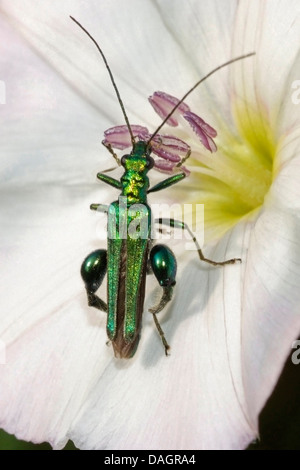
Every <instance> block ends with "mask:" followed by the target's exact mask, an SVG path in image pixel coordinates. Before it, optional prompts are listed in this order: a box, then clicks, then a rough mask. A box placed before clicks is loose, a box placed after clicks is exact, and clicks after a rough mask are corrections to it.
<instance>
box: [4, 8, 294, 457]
mask: <svg viewBox="0 0 300 470" xmlns="http://www.w3.org/2000/svg"><path fill="white" fill-rule="evenodd" d="M75 3H76V5H74V4H75ZM62 4H63V5H62ZM70 14H72V15H73V16H74V17H75V18H77V19H78V20H79V21H80V22H81V23H82V24H84V26H85V27H86V28H88V30H89V31H90V32H91V33H92V34H93V35H94V36H95V37H96V38H97V39H98V40H99V42H100V44H101V46H102V47H103V50H104V52H105V54H106V56H107V58H108V60H109V63H110V66H111V68H112V70H113V72H114V74H115V79H116V82H117V83H118V86H119V89H120V92H121V94H122V98H123V101H124V103H126V109H127V112H128V115H129V119H130V120H131V121H132V122H134V123H139V124H140V125H143V126H144V125H145V126H147V128H148V129H153V130H154V129H155V127H156V125H158V124H159V119H158V118H157V117H155V116H154V114H153V113H152V111H151V110H150V107H149V104H148V102H147V97H148V96H149V95H151V94H152V93H153V91H155V90H163V91H165V92H167V93H169V94H171V95H175V96H177V97H181V96H182V95H183V94H184V93H185V92H186V91H187V90H188V89H189V87H191V86H192V85H193V84H194V83H195V82H196V81H197V80H198V79H199V78H200V77H201V76H202V75H205V73H207V72H208V71H210V70H211V69H213V68H214V67H215V66H217V65H219V64H221V63H223V62H225V61H226V60H229V59H231V58H233V57H235V56H238V55H241V54H243V53H248V52H252V51H255V52H256V56H255V57H254V58H251V59H247V60H245V61H242V62H240V63H238V64H235V65H233V66H232V67H230V68H228V69H226V70H225V69H224V70H222V71H220V73H219V74H216V75H215V76H214V77H211V79H210V80H208V81H207V82H206V83H205V85H203V86H202V87H200V88H199V89H197V90H196V91H195V92H194V94H193V95H191V97H189V99H188V100H187V102H188V103H190V104H191V108H192V109H193V110H195V111H196V112H197V113H198V114H199V115H201V117H203V118H204V120H205V121H206V122H209V123H210V124H211V125H212V126H213V127H214V128H216V129H217V130H218V139H217V146H218V149H219V150H218V152H217V153H216V154H214V155H211V154H208V153H205V151H203V150H202V148H200V144H199V146H198V143H197V141H196V138H195V136H194V135H193V134H192V133H191V135H190V136H187V135H186V133H184V132H181V133H180V134H179V138H181V139H182V140H184V141H185V140H187V143H188V144H189V145H190V146H191V148H192V150H193V154H192V156H191V162H190V163H191V165H187V166H188V167H189V169H190V170H191V176H190V177H189V178H187V179H186V180H185V184H183V183H180V184H181V186H180V184H178V186H177V187H176V188H175V187H174V188H172V189H170V190H169V191H170V192H169V193H168V191H166V193H167V194H166V195H164V194H163V192H162V193H161V195H160V197H159V201H162V200H164V197H166V198H171V199H172V200H173V199H178V200H181V201H182V200H184V202H191V201H192V202H194V203H195V202H202V203H203V202H205V209H206V235H207V239H208V241H209V240H214V241H215V242H216V243H215V245H214V248H213V249H212V248H210V249H209V247H206V248H205V254H206V255H207V256H209V257H211V258H213V259H220V260H222V259H227V258H232V257H241V258H242V260H243V263H242V264H241V265H239V266H238V265H235V266H227V267H225V268H220V269H218V268H211V267H209V266H206V265H203V263H202V264H201V263H200V262H199V260H198V259H195V256H194V252H191V253H184V254H183V255H182V256H181V255H180V251H179V250H180V245H178V246H177V251H176V254H177V256H178V259H179V261H180V263H179V265H180V268H179V274H178V279H177V285H176V294H175V296H174V299H173V302H172V304H171V306H170V307H168V309H167V311H166V312H165V313H164V314H161V316H160V319H161V323H162V325H163V328H164V331H165V334H166V337H167V338H168V341H169V343H170V344H171V347H172V349H171V356H170V357H169V358H166V357H165V356H164V354H163V349H162V346H161V344H160V339H159V337H158V335H157V332H156V331H155V328H154V325H153V323H152V318H151V315H147V313H146V312H145V314H144V326H143V331H142V340H141V342H140V345H139V348H138V351H137V353H136V355H135V356H134V358H133V359H131V360H128V361H120V360H117V359H115V358H114V357H113V353H112V348H109V347H107V346H106V344H105V343H106V334H105V315H104V314H103V315H102V314H101V312H97V311H93V310H92V309H89V308H88V306H87V304H86V298H85V292H84V288H83V285H82V281H81V279H80V275H79V269H80V264H81V261H82V260H83V259H84V257H85V256H86V255H87V254H88V253H89V252H91V251H92V250H93V249H96V248H98V247H99V244H100V245H101V247H102V246H103V247H104V242H102V241H101V242H100V243H99V240H98V237H97V233H95V226H96V225H97V224H99V223H100V224H104V222H103V220H104V219H101V222H98V221H99V215H98V214H93V213H90V211H89V209H88V208H89V204H90V203H93V202H95V203H96V202H99V203H100V202H101V203H109V202H111V201H112V198H113V197H116V192H114V190H108V188H107V187H103V185H100V183H98V184H97V183H96V182H95V184H93V178H94V175H95V174H96V173H97V171H100V170H103V169H105V168H108V167H111V166H112V163H111V157H110V155H109V154H108V152H106V151H105V149H102V148H101V147H100V140H101V139H102V136H103V131H104V130H105V129H107V128H108V127H111V126H115V125H117V124H123V121H122V115H121V112H120V109H119V107H118V103H117V100H116V98H115V95H114V92H113V89H112V87H111V84H110V82H109V79H108V77H107V71H106V69H105V67H104V66H103V63H102V62H101V61H100V60H99V57H98V55H97V51H96V50H95V49H94V46H93V44H91V43H90V41H89V40H88V38H86V37H83V35H82V32H81V31H80V30H78V28H76V26H75V25H74V24H73V23H72V22H71V20H70V19H69V15H70ZM0 21H1V29H0V31H1V32H0V34H1V44H2V45H5V52H4V54H3V55H1V57H0V60H1V71H2V72H1V73H3V76H2V77H0V79H1V80H3V81H5V83H6V91H7V97H6V103H7V104H6V105H1V107H2V109H1V112H2V121H1V131H2V136H3V143H2V155H1V196H2V197H1V288H2V294H1V301H2V305H1V309H0V313H1V339H2V341H4V342H5V344H6V356H7V357H6V364H4V365H1V366H0V367H1V374H0V426H1V427H3V428H5V429H6V430H7V431H8V432H11V433H15V434H16V435H17V436H18V437H19V438H22V439H25V440H33V441H34V442H41V441H45V440H46V441H49V442H50V443H51V444H52V445H53V446H54V447H56V448H59V447H61V446H63V445H64V443H65V442H66V440H67V439H68V438H71V439H73V440H74V442H75V444H76V445H77V446H79V447H80V448H89V449H91V448H96V449H104V448H107V449H140V448H143V449H176V450H178V449H201V448H204V449H225V448H226V449H237V448H244V447H245V446H246V445H247V444H248V443H249V442H250V441H251V440H252V439H253V438H254V437H255V436H257V434H258V424H257V419H258V414H259V411H260V410H261V408H262V407H263V405H264V403H265V401H266V399H267V398H268V396H269V394H270V393H271V391H272V389H273V387H274V385H275V383H276V380H277V378H278V376H279V374H280V371H281V368H282V365H283V363H284V360H285V358H286V356H287V354H288V353H289V351H290V350H291V346H292V342H293V339H295V338H296V337H297V335H298V333H299V330H300V315H299V300H300V299H299V296H300V294H299V288H298V287H299V282H300V250H299V243H300V242H299V240H300V237H299V233H300V221H299V200H300V197H299V196H300V194H299V185H298V179H299V175H300V155H299V142H300V130H299V129H300V127H299V124H300V118H299V107H297V105H295V104H294V103H293V102H292V99H291V94H292V83H293V82H294V81H295V80H297V79H299V76H300V70H299V46H298V45H299V31H300V28H299V2H298V1H292V0H291V1H290V2H289V6H288V8H287V6H286V2H283V1H279V0H269V1H268V2H262V1H257V0H252V1H251V2H248V1H239V2H236V1H234V0H232V1H227V2H223V1H210V2H206V1H204V0H203V1H199V0H198V1H196V0H194V1H193V0H190V1H188V2H185V3H184V6H183V4H182V2H180V1H179V0H172V1H169V0H164V1H157V2H151V1H148V0H147V1H146V0H144V1H143V4H142V6H141V2H139V1H138V0H128V1H127V2H123V1H121V0H120V1H115V2H108V1H101V2H96V1H90V2H85V3H84V6H83V4H82V2H74V1H73V2H71V1H64V2H59V1H58V0H51V1H48V0H44V1H43V2H42V3H41V4H40V2H33V1H32V0H31V1H29V0H22V1H20V0H15V1H14V2H10V1H8V0H2V2H1V17H0ZM151 113H152V114H151ZM199 160H200V161H201V163H200V164H199ZM150 176H151V175H150ZM154 196H155V195H153V198H152V199H151V201H152V202H155V198H154ZM156 201H157V200H156ZM150 282H151V281H150ZM103 296H105V292H103ZM146 307H147V308H148V307H150V305H148V303H146ZM148 317H149V318H148Z"/></svg>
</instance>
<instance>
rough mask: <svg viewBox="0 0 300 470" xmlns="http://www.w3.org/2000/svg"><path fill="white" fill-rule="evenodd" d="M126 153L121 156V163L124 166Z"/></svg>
mask: <svg viewBox="0 0 300 470" xmlns="http://www.w3.org/2000/svg"><path fill="white" fill-rule="evenodd" d="M127 157H128V155H123V157H122V158H121V165H122V166H123V167H124V168H125V165H126V160H127Z"/></svg>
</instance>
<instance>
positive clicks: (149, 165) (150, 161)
mask: <svg viewBox="0 0 300 470" xmlns="http://www.w3.org/2000/svg"><path fill="white" fill-rule="evenodd" d="M153 167H154V159H153V158H152V157H150V156H148V155H147V168H148V170H151V168H153Z"/></svg>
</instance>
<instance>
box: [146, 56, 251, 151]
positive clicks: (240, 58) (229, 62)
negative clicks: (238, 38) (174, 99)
mask: <svg viewBox="0 0 300 470" xmlns="http://www.w3.org/2000/svg"><path fill="white" fill-rule="evenodd" d="M253 55H255V52H250V53H249V54H245V55H241V56H239V57H236V58H235V59H231V60H228V61H227V62H224V64H222V65H219V66H218V67H216V68H215V69H213V70H211V71H210V72H209V73H208V74H207V75H205V76H204V77H202V78H201V79H200V80H199V81H198V82H197V83H196V84H195V85H194V86H193V87H192V88H190V90H189V91H188V92H187V93H186V94H185V95H184V96H183V97H182V98H181V100H179V101H178V103H177V104H176V105H175V106H174V108H173V109H172V110H171V111H170V112H169V114H168V115H167V117H166V118H165V119H164V120H163V122H162V123H161V124H160V125H159V126H158V128H157V129H156V131H155V132H154V133H153V134H152V135H151V137H150V139H149V140H148V142H147V146H148V145H149V144H150V142H151V140H152V139H153V137H155V136H156V134H157V133H158V132H159V131H160V129H161V128H162V127H163V126H164V125H165V123H166V122H167V121H168V119H170V117H171V116H172V114H173V113H175V111H176V109H177V108H178V107H179V106H180V105H181V103H183V101H184V100H185V99H186V98H187V97H188V96H189V95H190V94H191V93H192V91H194V90H195V88H197V86H198V85H200V83H202V82H204V81H205V80H206V79H207V78H208V77H210V76H211V75H213V74H214V73H215V72H217V71H218V70H220V69H222V68H223V67H226V66H227V65H230V64H233V62H237V61H238V60H242V59H246V58H247V57H251V56H253Z"/></svg>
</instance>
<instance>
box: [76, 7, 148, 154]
mask: <svg viewBox="0 0 300 470" xmlns="http://www.w3.org/2000/svg"><path fill="white" fill-rule="evenodd" d="M70 18H71V20H72V21H74V23H76V24H77V25H78V26H79V27H80V28H81V29H82V31H84V32H85V34H87V35H88V37H89V38H90V39H91V40H92V41H93V43H94V44H95V46H96V47H97V49H98V51H99V52H100V54H101V57H102V59H103V61H104V64H105V67H106V68H107V71H108V73H109V76H110V79H111V82H112V84H113V87H114V89H115V92H116V94H117V98H118V101H119V104H120V106H121V109H122V113H123V116H124V118H125V122H126V125H127V127H128V131H129V134H130V138H131V142H132V145H133V146H134V144H135V140H134V135H133V132H132V129H131V126H130V123H129V120H128V117H127V114H126V111H125V107H124V104H123V101H122V99H121V96H120V93H119V90H118V88H117V85H116V83H115V80H114V77H113V74H112V71H111V70H110V67H109V65H108V63H107V60H106V57H105V55H104V54H103V52H102V50H101V47H100V46H99V44H98V43H97V41H96V39H94V38H93V36H92V35H91V34H90V33H89V32H88V31H87V30H86V29H85V28H84V27H83V26H82V24H80V23H79V21H77V20H75V18H73V16H70ZM150 140H151V139H150Z"/></svg>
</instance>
